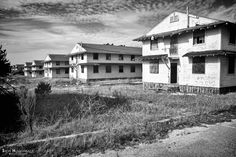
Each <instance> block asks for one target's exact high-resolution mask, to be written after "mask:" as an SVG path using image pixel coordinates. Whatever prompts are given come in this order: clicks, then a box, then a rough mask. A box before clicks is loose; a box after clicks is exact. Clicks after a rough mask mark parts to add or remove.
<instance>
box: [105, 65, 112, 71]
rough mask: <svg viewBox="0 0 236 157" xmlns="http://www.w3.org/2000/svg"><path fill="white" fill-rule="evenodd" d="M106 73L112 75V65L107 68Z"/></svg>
mask: <svg viewBox="0 0 236 157" xmlns="http://www.w3.org/2000/svg"><path fill="white" fill-rule="evenodd" d="M106 73H111V66H110V65H107V66H106Z"/></svg>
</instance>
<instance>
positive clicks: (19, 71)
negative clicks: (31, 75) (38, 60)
mask: <svg viewBox="0 0 236 157" xmlns="http://www.w3.org/2000/svg"><path fill="white" fill-rule="evenodd" d="M11 70H12V73H13V74H24V72H23V70H24V64H15V65H13V66H12V69H11Z"/></svg>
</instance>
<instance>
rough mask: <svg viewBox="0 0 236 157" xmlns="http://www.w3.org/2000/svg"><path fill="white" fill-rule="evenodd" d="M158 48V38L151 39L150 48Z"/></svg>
mask: <svg viewBox="0 0 236 157" xmlns="http://www.w3.org/2000/svg"><path fill="white" fill-rule="evenodd" d="M156 49H158V39H154V40H150V50H156Z"/></svg>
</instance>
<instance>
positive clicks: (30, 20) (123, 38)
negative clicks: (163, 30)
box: [0, 0, 236, 64]
mask: <svg viewBox="0 0 236 157" xmlns="http://www.w3.org/2000/svg"><path fill="white" fill-rule="evenodd" d="M186 6H189V10H190V13H192V14H197V15H199V16H207V17H211V18H216V19H220V20H227V21H231V22H236V0H64V1H63V0H0V45H3V49H6V50H7V58H8V59H9V61H10V62H11V64H23V63H24V62H26V61H27V62H28V61H33V60H43V59H45V57H46V55H47V54H68V53H70V51H71V50H72V49H73V47H74V46H75V44H76V43H81V42H82V43H97V44H106V43H110V44H111V43H113V44H114V45H126V46H139V47H141V44H142V43H140V42H136V41H133V39H135V38H137V37H140V36H142V35H144V34H146V33H147V32H148V31H150V30H151V29H152V28H153V27H154V26H155V25H157V24H158V23H159V22H160V21H161V20H163V18H165V17H166V16H167V15H169V14H170V13H172V12H173V11H176V10H179V11H185V10H186Z"/></svg>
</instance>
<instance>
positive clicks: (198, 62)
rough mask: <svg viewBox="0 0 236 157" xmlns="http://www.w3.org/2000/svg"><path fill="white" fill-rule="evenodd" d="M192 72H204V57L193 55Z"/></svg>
mask: <svg viewBox="0 0 236 157" xmlns="http://www.w3.org/2000/svg"><path fill="white" fill-rule="evenodd" d="M192 73H193V74H205V57H194V58H193V64H192Z"/></svg>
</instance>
